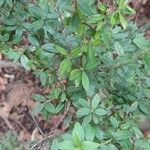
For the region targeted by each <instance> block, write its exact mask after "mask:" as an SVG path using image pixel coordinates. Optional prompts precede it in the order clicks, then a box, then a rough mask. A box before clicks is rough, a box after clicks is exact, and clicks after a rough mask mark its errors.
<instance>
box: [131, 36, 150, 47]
mask: <svg viewBox="0 0 150 150" xmlns="http://www.w3.org/2000/svg"><path fill="white" fill-rule="evenodd" d="M133 42H134V43H135V44H136V45H137V46H138V47H139V48H141V49H150V40H147V39H145V38H144V37H143V36H141V35H139V36H137V37H136V38H135V39H134V40H133Z"/></svg>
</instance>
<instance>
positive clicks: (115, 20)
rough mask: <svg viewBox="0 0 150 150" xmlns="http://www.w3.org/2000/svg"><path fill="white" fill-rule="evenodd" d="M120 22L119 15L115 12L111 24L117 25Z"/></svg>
mask: <svg viewBox="0 0 150 150" xmlns="http://www.w3.org/2000/svg"><path fill="white" fill-rule="evenodd" d="M119 22H120V18H119V13H118V12H115V13H113V14H112V15H111V24H112V25H116V24H118V23H119Z"/></svg>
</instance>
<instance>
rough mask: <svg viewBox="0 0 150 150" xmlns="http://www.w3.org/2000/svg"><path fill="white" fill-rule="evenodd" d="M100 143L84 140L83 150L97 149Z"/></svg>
mask: <svg viewBox="0 0 150 150" xmlns="http://www.w3.org/2000/svg"><path fill="white" fill-rule="evenodd" d="M99 145H100V144H98V143H94V142H90V141H84V142H82V149H83V150H97V148H98V147H99Z"/></svg>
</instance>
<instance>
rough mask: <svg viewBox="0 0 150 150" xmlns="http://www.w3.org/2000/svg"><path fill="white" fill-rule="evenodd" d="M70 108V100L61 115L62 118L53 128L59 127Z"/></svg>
mask: <svg viewBox="0 0 150 150" xmlns="http://www.w3.org/2000/svg"><path fill="white" fill-rule="evenodd" d="M69 108H70V102H68V103H67V105H66V108H65V111H64V113H63V115H62V116H61V118H60V120H59V121H58V122H57V123H56V125H55V126H54V127H53V128H52V129H51V130H55V129H58V127H59V125H60V124H61V123H62V122H63V120H64V118H65V117H66V115H67V113H68V111H69Z"/></svg>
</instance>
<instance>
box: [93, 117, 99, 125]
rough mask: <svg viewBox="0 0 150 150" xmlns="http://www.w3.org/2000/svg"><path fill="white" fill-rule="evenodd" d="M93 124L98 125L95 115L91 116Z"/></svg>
mask: <svg viewBox="0 0 150 150" xmlns="http://www.w3.org/2000/svg"><path fill="white" fill-rule="evenodd" d="M93 122H94V123H95V124H98V123H99V120H98V118H97V117H96V116H95V115H93Z"/></svg>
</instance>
